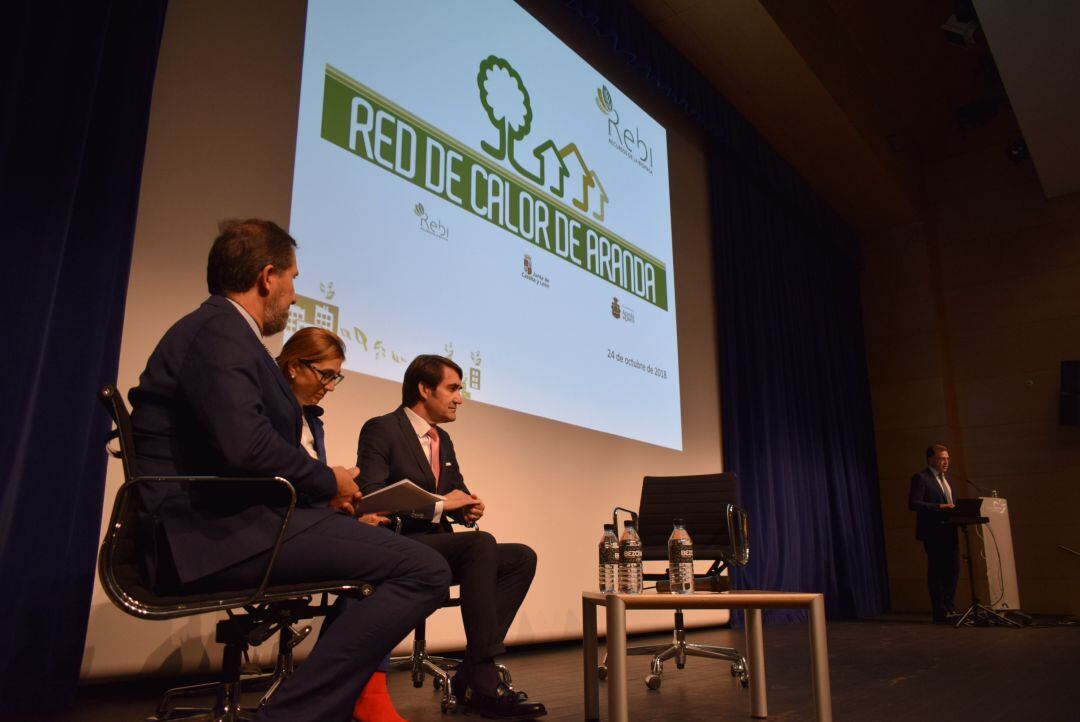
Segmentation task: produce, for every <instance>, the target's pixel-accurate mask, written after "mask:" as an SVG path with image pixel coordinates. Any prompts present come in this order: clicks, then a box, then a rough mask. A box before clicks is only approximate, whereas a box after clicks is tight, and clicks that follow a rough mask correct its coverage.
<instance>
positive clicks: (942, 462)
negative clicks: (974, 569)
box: [908, 444, 960, 624]
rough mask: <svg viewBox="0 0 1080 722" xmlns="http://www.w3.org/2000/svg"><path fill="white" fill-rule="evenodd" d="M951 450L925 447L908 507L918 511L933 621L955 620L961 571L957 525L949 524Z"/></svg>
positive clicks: (917, 524)
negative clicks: (955, 606) (954, 598)
mask: <svg viewBox="0 0 1080 722" xmlns="http://www.w3.org/2000/svg"><path fill="white" fill-rule="evenodd" d="M948 471H949V450H948V448H946V447H945V445H944V444H933V445H932V446H929V447H927V449H926V468H925V469H923V470H922V471H920V472H918V473H917V474H915V475H914V476H913V477H911V490H910V492H909V493H908V508H909V509H911V510H912V511H913V512H915V515H916V516H915V538H916V539H918V540H919V541H921V542H922V543H923V548H924V549H926V586H927V588H928V589H929V591H930V604H931V607H932V608H933V611H934V622H935V623H938V624H949V623H950V622H954V621H956V617H957V614H956V612H955V611H953V597H954V596H955V594H956V579H957V576H958V575H959V573H960V547H959V543H958V541H957V537H956V527H954V526H946V525H945V524H944V521H945V520H946V519H947V518H948V510H949V509H952V508H953V507H954V506H956V503H955V501H956V497H955V496H954V495H953V490H952V487H951V486H950V485H949V481H948V479H947V478H946V476H945V475H946V473H947V472H948Z"/></svg>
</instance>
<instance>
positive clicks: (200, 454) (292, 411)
mask: <svg viewBox="0 0 1080 722" xmlns="http://www.w3.org/2000/svg"><path fill="white" fill-rule="evenodd" d="M295 246H296V242H295V241H294V240H293V239H292V238H291V237H290V236H289V234H287V233H286V232H285V231H283V230H282V229H281V228H279V227H278V226H277V225H275V224H273V223H270V222H268V221H260V220H256V219H252V220H247V221H228V222H225V223H223V224H222V226H221V234H220V235H219V236H218V238H217V239H216V240H215V241H214V245H213V247H212V248H211V250H210V257H209V260H208V263H207V273H206V275H207V285H208V286H209V289H210V293H211V294H212V295H211V296H210V298H209V299H207V300H206V301H205V302H203V304H202V306H200V307H199V308H198V309H196V310H195V311H194V312H192V313H190V314H188V315H187V316H185V317H184V318H182V319H180V320H179V321H177V322H176V324H174V325H173V326H172V328H170V329H169V330H168V331H167V332H166V333H165V336H164V337H163V338H162V339H161V341H160V342H159V343H158V345H157V348H155V349H154V352H153V354H151V356H150V359H149V360H148V361H147V364H146V370H145V371H144V372H143V373H142V375H141V376H140V377H139V385H138V386H137V387H136V388H134V389H132V390H131V393H130V399H131V405H132V415H131V421H132V428H133V431H134V440H135V448H136V456H137V463H138V467H139V471H140V473H142V474H148V475H171V474H184V475H193V474H211V475H233V476H282V477H285V478H286V479H288V480H289V481H290V482H291V483H292V484H293V486H294V488H295V489H296V493H297V497H298V500H299V501H298V505H297V508H296V509H295V511H294V512H293V515H292V518H291V520H290V522H289V525H288V528H287V532H286V534H287V537H286V540H285V542H284V544H283V545H282V547H281V549H280V552H279V554H278V557H277V561H276V563H275V565H274V573H273V577H272V579H271V583H273V584H289V583H304V582H314V581H332V580H338V579H355V580H363V581H367V582H370V583H372V584H374V585H375V587H376V590H377V591H376V593H375V594H374V595H373V596H372V597H370V598H368V599H366V600H363V601H360V600H355V599H351V598H345V597H342V598H340V599H339V600H338V602H337V604H336V605H335V607H334V610H333V612H332V614H331V615H330V616H328V618H327V620H326V629H327V631H325V633H324V634H323V635H322V637H321V638H320V640H319V642H318V643H317V644H316V646H315V648H314V650H313V651H312V653H311V655H310V656H309V657H308V659H307V661H306V662H305V663H304V664H303V665H301V666H300V667H299V669H298V670H297V671H296V672H295V673H294V674H293V675H292V676H290V677H289V678H288V679H287V680H286V681H285V682H284V684H282V686H281V687H280V688H279V689H278V691H277V693H276V694H275V695H274V697H273V698H272V700H271V702H270V703H269V705H267V706H266V707H265V708H263V710H261V711H260V713H259V715H258V719H260V720H266V721H270V720H295V721H297V722H300V721H307V720H310V721H312V722H314V721H315V720H320V721H321V720H347V719H349V718H350V712H351V710H352V708H353V703H354V702H355V701H356V698H357V696H358V694H359V693H360V690H361V688H362V687H363V686H364V684H365V683H366V682H367V679H368V678H369V677H370V676H371V673H372V672H373V671H374V670H375V668H376V666H377V665H378V664H379V662H380V661H381V659H382V658H383V657H384V656H385V655H386V653H387V651H389V650H390V649H391V648H392V647H393V645H394V644H396V643H397V642H398V641H399V640H401V639H402V638H403V637H405V635H407V634H408V632H409V630H410V629H411V628H412V627H413V626H414V625H415V624H416V623H417V622H419V621H420V620H421V619H423V618H425V617H426V616H427V615H428V614H430V613H431V612H432V611H433V610H434V609H436V608H437V607H438V606H439V604H440V602H441V601H442V600H443V599H444V598H445V595H446V588H447V586H448V584H449V581H450V573H449V570H448V568H447V565H446V562H445V561H444V560H443V559H442V557H440V556H439V555H438V554H435V553H432V552H431V550H430V549H428V548H427V547H425V546H423V545H421V544H417V543H415V542H413V541H411V540H409V539H407V538H401V537H395V536H394V535H391V534H387V533H386V532H385V531H384V530H381V529H377V528H374V527H370V526H367V525H365V524H361V523H359V522H357V521H356V520H355V519H353V518H352V517H351V516H349V515H348V513H350V512H351V511H352V505H353V504H354V503H355V502H356V500H358V499H359V497H360V495H359V492H358V489H357V486H356V483H355V480H354V479H355V475H356V473H357V470H356V469H355V468H354V469H344V468H341V467H329V466H327V465H326V464H324V463H321V462H319V461H317V460H315V459H313V458H311V456H310V455H309V454H308V453H307V452H306V451H304V450H303V449H302V448H301V446H300V433H301V409H300V405H299V404H298V403H297V401H296V397H295V395H294V394H293V392H292V390H291V389H290V388H289V386H288V384H286V383H285V380H284V377H283V376H282V373H281V371H280V369H279V368H278V367H277V365H276V364H275V363H274V360H273V359H272V358H271V357H270V353H269V351H267V349H266V347H265V346H263V344H262V338H263V337H264V336H270V335H273V334H276V333H278V332H280V331H281V330H282V329H284V328H285V321H286V319H287V318H288V313H289V306H290V305H291V304H292V303H293V302H294V301H295V300H296V296H295V293H294V291H293V278H294V277H295V276H296V275H297V269H296V257H295V251H294V247H295ZM215 491H220V490H215ZM341 512H346V513H341ZM282 516H283V510H282V509H281V508H275V506H274V505H273V504H272V503H267V502H266V501H265V500H260V501H256V500H252V499H251V498H250V497H245V496H243V495H242V493H236V494H233V495H232V496H231V497H228V498H225V497H223V496H222V494H220V493H214V494H213V495H211V496H207V495H200V494H198V493H197V492H196V491H194V490H190V489H187V488H184V487H181V486H179V485H175V486H173V487H171V488H165V489H162V488H160V487H158V488H157V489H156V490H155V491H154V492H153V493H146V494H144V495H142V497H141V498H140V514H139V523H140V531H141V537H142V541H143V548H144V549H146V550H148V553H147V555H146V556H145V558H144V567H145V570H146V571H147V573H148V574H149V575H150V577H151V579H152V583H153V585H154V586H155V587H156V588H157V589H158V590H161V591H181V592H182V591H185V590H199V589H213V588H222V587H225V586H231V587H233V588H244V587H255V586H258V584H259V582H260V581H261V577H262V575H263V573H264V572H265V569H266V565H267V564H268V561H269V553H270V550H271V548H272V547H273V545H274V543H275V537H276V534H277V531H278V529H279V528H280V526H281V520H282Z"/></svg>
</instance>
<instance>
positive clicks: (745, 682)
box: [739, 674, 750, 687]
mask: <svg viewBox="0 0 1080 722" xmlns="http://www.w3.org/2000/svg"><path fill="white" fill-rule="evenodd" d="M739 684H740V685H742V686H743V687H749V686H750V675H748V674H744V675H742V676H740V677H739Z"/></svg>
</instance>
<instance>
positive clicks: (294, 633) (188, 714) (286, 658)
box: [146, 624, 311, 722]
mask: <svg viewBox="0 0 1080 722" xmlns="http://www.w3.org/2000/svg"><path fill="white" fill-rule="evenodd" d="M310 633H311V626H310V625H308V626H305V627H303V628H301V629H299V630H298V629H295V628H294V627H292V626H291V625H289V624H283V625H282V626H281V628H280V629H279V630H278V636H279V640H278V653H277V659H276V661H275V663H274V671H272V672H267V673H262V672H257V673H255V674H248V675H243V674H240V658H241V657H242V656H244V655H246V651H245V650H244V649H243V648H242V647H243V646H244V645H243V644H235V643H234V644H227V645H226V649H225V657H224V664H223V666H224V670H223V675H224V676H225V678H226V679H225V680H224V681H220V682H205V683H203V684H191V685H186V686H183V687H173V688H172V689H169V690H167V691H166V692H165V694H163V695H162V697H161V701H160V702H159V703H158V706H157V709H156V710H155V711H154V714H153V715H151V716H150V717H147V718H146V722H249V720H252V719H254V716H255V713H256V712H258V711H259V710H260V709H262V708H263V706H265V705H266V703H267V702H269V701H270V698H271V697H272V696H273V695H274V693H275V692H277V690H278V687H280V686H281V683H282V682H284V681H285V680H286V679H287V678H288V677H289V675H290V674H292V672H293V669H294V666H295V665H294V662H293V649H294V648H295V647H296V645H298V644H299V643H300V642H302V641H303V640H304V639H305V638H306V637H307V636H308V635H309V634H310ZM241 690H246V691H252V692H255V691H259V690H266V691H265V693H264V694H263V696H262V698H260V699H259V704H258V705H257V706H256V707H241V706H240V692H241ZM210 695H214V697H215V701H214V706H213V707H176V706H174V704H175V702H176V700H178V699H183V698H187V697H208V696H210Z"/></svg>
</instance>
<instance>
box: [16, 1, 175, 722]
mask: <svg viewBox="0 0 1080 722" xmlns="http://www.w3.org/2000/svg"><path fill="white" fill-rule="evenodd" d="M165 5H166V0H112V1H109V0H80V1H79V2H61V3H51V2H41V1H40V0H9V1H8V2H5V3H4V7H3V10H2V11H0V28H2V29H0V57H2V58H3V60H4V62H3V63H2V65H0V67H2V68H3V70H2V71H0V73H2V75H0V98H2V100H3V103H2V111H0V114H2V115H0V158H2V164H0V198H2V199H3V220H2V221H0V222H2V224H3V230H4V238H5V249H6V250H7V253H8V256H7V258H8V265H7V268H8V270H7V272H6V274H5V281H6V284H7V292H6V293H5V306H6V308H7V309H8V310H7V312H6V315H5V323H4V344H3V346H4V351H3V353H2V354H0V369H2V370H0V383H2V384H3V390H4V391H3V398H4V409H3V412H4V417H5V422H4V427H3V428H4V432H3V434H0V473H2V478H0V483H2V485H3V486H2V489H0V579H2V580H3V591H2V592H0V624H3V625H4V632H3V643H2V644H0V650H2V651H0V706H2V709H3V710H4V711H5V712H13V711H15V710H19V709H28V710H36V711H39V712H40V711H44V710H49V709H55V708H63V707H64V706H66V705H69V704H70V703H71V700H72V698H73V696H74V692H75V686H76V683H77V681H78V675H79V667H80V663H81V660H82V654H83V643H84V640H85V636H86V624H87V618H88V614H89V609H90V598H91V592H92V588H93V586H92V585H93V582H94V560H95V556H96V550H97V545H98V541H99V536H100V525H101V510H102V501H103V498H102V497H103V494H104V487H105V461H106V455H105V450H104V443H105V436H106V433H107V431H108V428H109V424H108V419H107V415H106V413H105V411H104V409H103V408H102V407H101V406H100V404H99V403H98V402H97V400H96V392H97V390H98V389H99V388H100V387H101V385H102V384H104V383H106V382H115V380H116V370H117V362H118V358H119V348H120V333H121V329H122V326H123V318H124V297H125V294H126V291H127V279H128V268H129V266H130V263H131V249H132V241H133V238H134V230H135V211H136V205H137V202H138V198H139V181H140V175H141V172H142V161H143V153H144V148H145V144H146V132H147V123H148V118H149V109H150V91H151V87H152V84H153V78H154V69H155V64H156V62H157V55H158V48H159V45H160V41H161V33H162V29H163V25H164V17H165Z"/></svg>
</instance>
